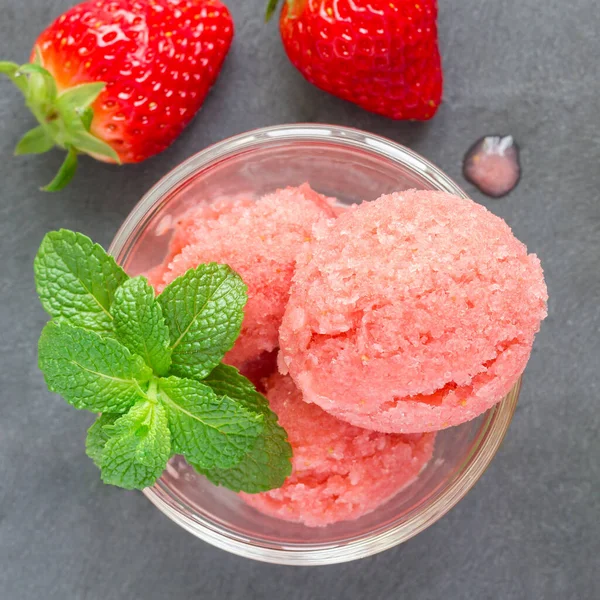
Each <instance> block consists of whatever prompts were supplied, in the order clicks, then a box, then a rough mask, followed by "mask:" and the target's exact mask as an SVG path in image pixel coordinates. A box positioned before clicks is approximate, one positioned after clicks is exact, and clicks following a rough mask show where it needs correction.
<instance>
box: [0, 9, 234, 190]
mask: <svg viewBox="0 0 600 600" xmlns="http://www.w3.org/2000/svg"><path fill="white" fill-rule="evenodd" d="M232 37H233V22H232V20H231V16H230V14H229V11H228V10H227V8H226V7H225V6H224V5H223V4H221V2H220V1H219V0H93V1H89V2H84V3H82V4H79V5H77V6H74V7H73V8H71V9H70V10H68V11H67V12H65V13H64V14H63V15H62V16H60V17H59V18H58V19H56V21H54V23H52V24H51V25H50V26H49V27H48V28H47V29H46V30H45V31H43V32H42V33H41V35H40V36H39V37H38V39H37V41H36V43H35V46H34V49H33V52H32V55H31V59H30V60H31V62H30V63H28V64H26V65H23V66H18V65H16V64H14V63H10V62H0V73H4V74H6V75H8V76H9V77H10V78H11V79H12V81H13V82H14V83H15V84H16V85H17V86H18V87H19V88H20V90H21V91H22V92H23V95H24V96H25V100H26V103H27V105H28V106H29V108H30V109H31V111H32V112H33V114H34V115H35V117H36V119H37V120H38V121H39V126H38V127H36V128H35V129H33V130H31V131H29V132H28V133H26V134H25V136H24V137H23V138H22V139H21V141H20V142H19V144H18V145H17V148H16V154H28V153H40V152H46V151H47V150H50V149H51V148H52V147H53V146H59V147H60V148H63V149H65V150H67V157H66V159H65V161H64V163H63V165H62V167H61V169H60V171H59V173H58V175H57V176H56V177H55V179H54V180H53V181H52V182H51V183H50V184H49V185H48V186H46V187H45V188H43V189H46V190H50V191H55V190H57V189H60V188H62V187H64V185H66V183H68V181H69V180H70V179H71V177H72V176H73V174H74V173H75V168H76V166H77V155H78V154H81V153H83V154H89V155H90V156H93V157H94V158H97V159H98V160H103V161H107V162H118V163H133V162H140V161H142V160H145V159H146V158H149V157H150V156H153V155H154V154H157V153H158V152H161V151H162V150H164V149H165V148H167V147H168V146H169V145H170V144H171V143H172V142H173V140H175V138H176V137H177V136H178V135H179V134H180V133H181V132H182V130H183V128H184V127H185V126H186V125H187V124H188V123H189V121H190V120H191V119H192V117H193V116H194V114H195V113H196V112H197V111H198V109H199V108H200V107H201V106H202V103H203V101H204V98H205V97H206V94H207V93H208V90H209V89H210V87H211V85H212V84H213V83H214V81H215V79H216V78H217V75H218V74H219V71H220V69H221V65H222V63H223V60H224V59H225V56H226V54H227V52H228V50H229V47H230V46H231V40H232Z"/></svg>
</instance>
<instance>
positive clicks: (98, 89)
mask: <svg viewBox="0 0 600 600" xmlns="http://www.w3.org/2000/svg"><path fill="white" fill-rule="evenodd" d="M36 57H38V58H36V62H35V63H27V64H25V65H21V66H19V65H17V64H15V63H11V62H1V61H0V74H4V75H7V76H8V77H9V78H10V80H11V81H12V82H13V83H14V84H15V85H16V86H17V87H18V88H19V90H21V92H22V94H23V96H24V98H25V103H26V104H27V106H28V107H29V109H30V110H31V112H32V113H33V115H34V116H35V118H36V119H37V121H38V123H39V127H36V128H35V129H32V130H31V131H29V132H28V133H26V134H25V135H24V136H23V137H22V138H21V140H20V141H19V143H18V144H17V147H16V149H15V154H41V153H43V152H48V151H49V150H51V149H52V148H53V147H54V146H58V147H59V148H62V149H64V150H67V156H66V158H65V160H64V162H63V164H62V166H61V167H60V169H59V171H58V173H57V174H56V177H55V178H54V179H53V180H52V181H51V182H50V183H49V184H48V185H47V186H45V187H43V188H42V189H43V190H45V191H58V190H59V189H62V188H63V187H64V186H65V185H67V183H68V182H69V181H70V180H71V179H72V178H73V175H74V174H75V171H76V169H77V155H78V154H89V155H90V156H93V157H95V158H102V159H108V160H109V161H112V162H116V163H119V162H120V160H119V155H118V154H117V152H116V151H115V149H114V148H112V146H110V145H109V144H107V143H106V142H104V141H102V140H101V139H99V138H97V137H95V136H94V135H92V134H91V133H90V126H91V123H92V119H93V117H94V113H93V110H92V107H91V105H92V104H93V103H94V102H95V100H96V99H97V98H98V96H99V95H100V94H101V93H102V91H103V90H104V88H105V87H106V86H105V84H104V83H102V82H94V83H84V84H82V85H77V86H74V87H72V88H69V89H67V90H65V91H64V92H61V93H59V92H58V90H57V86H56V81H55V80H54V77H53V76H52V74H51V73H50V72H49V71H48V70H47V69H45V68H44V67H43V66H42V65H41V64H40V59H39V52H38V53H36Z"/></svg>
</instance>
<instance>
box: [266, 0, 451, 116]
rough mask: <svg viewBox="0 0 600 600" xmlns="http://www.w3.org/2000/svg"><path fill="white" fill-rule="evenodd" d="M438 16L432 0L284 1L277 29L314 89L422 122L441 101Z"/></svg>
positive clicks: (272, 3) (271, 4)
mask: <svg viewBox="0 0 600 600" xmlns="http://www.w3.org/2000/svg"><path fill="white" fill-rule="evenodd" d="M277 3H278V0H270V2H269V7H268V9H267V17H269V16H270V15H271V14H272V12H273V11H274V10H275V8H276V6H277ZM436 17H437V0H286V1H285V4H284V5H283V10H282V11H281V18H280V21H279V27H280V30H281V38H282V40H283V45H284V47H285V51H286V53H287V55H288V57H289V59H290V60H291V61H292V64H293V65H294V66H295V67H296V68H297V69H298V70H299V71H300V73H302V75H304V77H305V78H306V79H308V81H310V82H311V83H313V84H314V85H316V86H317V87H319V88H321V89H322V90H325V91H326V92H329V93H331V94H333V95H334V96H338V97H340V98H343V99H344V100H349V101H350V102H354V103H355V104H358V105H359V106H361V107H362V108H365V109H366V110H369V111H372V112H375V113H379V114H381V115H384V116H386V117H390V118H392V119H418V120H426V119H430V118H431V117H433V115H434V114H435V112H436V110H437V108H438V106H439V104H440V102H441V99H442V68H441V62H440V54H439V51H438V44H437V26H436Z"/></svg>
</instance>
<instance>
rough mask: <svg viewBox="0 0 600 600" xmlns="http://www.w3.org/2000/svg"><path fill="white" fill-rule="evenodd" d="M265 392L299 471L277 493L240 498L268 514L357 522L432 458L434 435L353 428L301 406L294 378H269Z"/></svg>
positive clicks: (315, 522) (313, 523)
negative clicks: (399, 433)
mask: <svg viewBox="0 0 600 600" xmlns="http://www.w3.org/2000/svg"><path fill="white" fill-rule="evenodd" d="M266 393H267V397H268V399H269V404H270V406H271V409H272V410H273V411H275V413H276V414H277V416H278V417H279V423H280V424H281V425H282V426H283V427H284V428H285V429H286V431H287V433H288V439H289V441H290V444H291V445H292V449H293V452H294V457H293V471H292V474H291V475H290V477H288V478H287V479H286V481H285V483H284V484H283V486H282V487H280V488H278V489H276V490H271V491H269V492H264V493H261V494H252V495H251V494H240V495H241V497H242V498H243V499H244V501H245V502H247V503H248V504H249V505H250V506H253V507H254V508H256V509H257V510H259V511H261V512H263V513H265V514H268V515H270V516H274V517H278V518H280V519H285V520H288V521H297V522H300V523H304V524H305V525H308V526H310V527H318V526H323V525H329V524H330V523H335V522H337V521H344V520H348V519H357V518H358V517H361V516H362V515H364V514H366V513H368V512H371V511H372V510H374V509H376V508H377V507H378V506H380V505H381V504H383V503H384V502H385V501H387V500H389V499H390V498H391V497H392V496H394V495H395V494H396V493H398V492H399V491H400V490H401V489H402V488H404V487H406V486H407V485H409V484H410V483H411V482H412V481H413V480H414V479H415V478H416V477H417V475H418V474H419V472H420V471H421V469H422V468H423V467H424V466H425V464H426V463H427V461H429V459H430V458H431V455H432V453H433V445H434V435H435V434H431V433H426V434H413V435H398V434H386V433H379V432H376V431H368V430H366V429H359V428H358V427H353V426H352V425H349V424H348V423H345V422H344V421H340V420H338V419H336V418H334V417H332V416H331V415H328V414H327V413H326V412H324V411H323V410H321V409H320V408H319V407H318V406H315V405H314V404H307V403H306V402H303V401H302V397H301V394H300V392H299V391H298V389H297V388H296V386H295V385H294V382H293V381H292V380H291V379H290V378H289V377H284V376H282V375H278V374H275V375H273V376H272V377H270V378H269V379H268V380H267V382H266Z"/></svg>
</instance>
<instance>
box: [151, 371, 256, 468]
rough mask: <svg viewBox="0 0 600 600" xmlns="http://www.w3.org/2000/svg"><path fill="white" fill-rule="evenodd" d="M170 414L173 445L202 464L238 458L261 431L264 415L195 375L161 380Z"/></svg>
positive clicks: (226, 462) (229, 462)
mask: <svg viewBox="0 0 600 600" xmlns="http://www.w3.org/2000/svg"><path fill="white" fill-rule="evenodd" d="M158 389H159V398H160V400H161V401H162V402H163V403H164V405H165V407H166V409H167V413H168V415H169V429H170V430H171V440H172V449H173V452H175V453H176V454H183V455H184V456H185V457H186V458H187V459H188V460H189V461H191V462H193V463H195V464H198V465H200V466H201V467H202V468H213V467H220V468H227V467H231V466H233V465H234V464H235V463H237V462H239V461H240V460H241V459H242V458H243V457H244V455H245V454H246V453H247V452H248V451H249V450H250V448H251V447H252V446H253V445H254V442H255V441H256V438H257V437H258V435H259V434H260V432H261V431H262V421H263V417H262V416H261V415H258V414H256V413H253V412H251V411H248V410H246V409H245V408H243V407H242V406H241V405H240V404H239V403H237V402H235V401H233V400H231V399H230V398H227V397H225V396H223V397H219V396H217V394H215V393H214V392H213V391H212V389H211V388H209V387H208V386H206V385H204V384H202V383H200V382H198V381H194V380H192V379H180V378H179V377H168V378H165V379H160V380H159V382H158Z"/></svg>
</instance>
